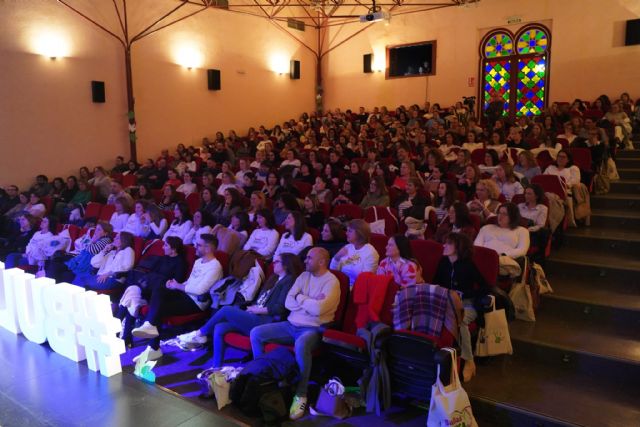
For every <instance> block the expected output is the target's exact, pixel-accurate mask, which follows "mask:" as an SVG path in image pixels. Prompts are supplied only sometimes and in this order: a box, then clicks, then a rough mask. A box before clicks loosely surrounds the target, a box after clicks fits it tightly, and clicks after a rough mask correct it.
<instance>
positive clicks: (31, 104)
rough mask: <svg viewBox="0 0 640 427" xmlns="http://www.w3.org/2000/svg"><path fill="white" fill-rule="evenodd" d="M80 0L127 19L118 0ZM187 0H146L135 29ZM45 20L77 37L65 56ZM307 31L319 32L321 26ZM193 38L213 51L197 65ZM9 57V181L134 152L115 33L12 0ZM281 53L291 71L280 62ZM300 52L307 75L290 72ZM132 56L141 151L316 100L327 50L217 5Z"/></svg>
mask: <svg viewBox="0 0 640 427" xmlns="http://www.w3.org/2000/svg"><path fill="white" fill-rule="evenodd" d="M72 4H74V5H76V6H77V7H82V9H81V11H82V12H86V14H87V15H88V16H90V17H91V18H94V19H96V20H97V21H98V22H100V23H104V24H105V25H106V27H107V28H108V29H110V30H112V31H114V32H118V31H119V29H118V21H117V18H116V15H115V12H114V10H113V9H111V8H110V7H112V3H111V2H110V1H107V0H100V1H99V2H98V1H96V2H92V3H84V4H83V3H81V2H72ZM175 6H176V2H175V1H172V0H154V1H147V2H141V1H138V2H134V3H133V4H132V5H130V9H129V11H130V13H129V27H130V29H131V33H132V34H136V33H137V32H138V31H140V30H142V29H143V28H145V26H146V25H149V24H150V23H151V22H153V20H154V19H156V18H158V17H160V16H161V15H162V14H163V13H165V12H166V11H168V10H170V9H171V8H173V7H175ZM184 10H186V11H194V10H196V8H194V7H192V6H186V7H185V9H184ZM181 13H182V12H181ZM180 16H181V15H176V17H180ZM43 32H45V33H46V34H48V35H51V33H55V34H57V35H60V36H61V37H62V38H63V39H64V40H65V41H66V43H65V44H66V45H68V46H69V52H68V53H67V54H66V55H65V57H62V58H58V59H56V60H51V59H49V58H48V57H44V56H42V55H40V54H39V53H37V49H36V48H35V47H34V40H35V39H36V38H38V36H39V35H40V34H42V33H43ZM297 35H298V36H299V37H301V38H302V39H303V40H307V41H309V40H311V41H312V40H315V30H313V29H310V28H308V29H307V31H306V32H297ZM185 47H186V48H195V49H196V50H198V51H199V52H200V54H201V57H202V59H201V63H200V64H199V65H198V66H197V67H196V68H193V69H191V70H188V69H187V68H185V67H183V66H181V65H178V64H177V62H179V61H178V56H179V53H180V51H181V50H183V49H184V48H185ZM0 57H1V58H2V59H1V60H0V72H1V73H2V74H1V75H2V79H0V99H2V102H1V103H0V171H2V173H0V185H2V186H5V185H7V184H9V183H16V184H18V185H19V186H20V187H21V188H23V187H25V186H28V185H31V184H32V181H33V179H34V176H35V175H36V174H39V173H44V174H46V175H48V176H49V177H50V178H53V177H54V176H67V175H69V174H76V175H77V170H78V167H79V166H82V165H87V166H89V167H94V166H97V165H103V166H105V167H106V168H109V169H110V168H111V167H112V166H113V164H114V159H115V157H116V156H117V155H123V156H124V157H125V158H127V159H128V157H129V136H128V118H127V101H126V83H125V69H124V51H123V48H122V46H121V44H120V43H119V42H118V41H117V40H116V39H115V38H112V37H111V36H109V35H107V34H106V33H104V32H102V31H100V30H98V29H97V28H96V27H94V26H93V25H92V24H90V23H89V22H87V21H85V20H83V19H82V18H80V17H78V16H77V15H75V14H73V13H72V12H71V11H69V10H67V9H66V8H65V7H63V6H62V5H61V4H59V3H57V2H49V1H42V0H21V1H20V2H0ZM275 57H279V58H280V62H281V63H283V65H284V67H285V69H286V72H285V73H284V74H277V73H275V72H274V71H272V66H273V61H274V58H275ZM290 59H296V60H300V61H301V79H300V80H291V79H290V78H289V72H288V70H289V60H290ZM132 64H133V80H134V94H135V101H136V120H137V131H138V134H137V137H138V140H137V145H138V160H143V159H144V158H146V157H153V158H156V157H157V156H158V154H159V152H160V150H161V149H163V148H172V149H173V148H175V146H176V145H177V144H179V143H185V144H200V142H201V141H202V138H203V137H205V136H213V135H214V134H215V132H216V131H218V130H220V131H223V132H225V134H226V133H227V131H228V130H229V129H235V130H236V131H237V132H238V134H239V135H244V134H246V131H247V128H248V127H249V126H256V127H257V126H258V125H260V124H265V126H273V125H274V124H276V123H278V122H282V121H284V120H286V119H290V118H297V117H299V115H300V114H301V113H302V112H303V111H310V110H311V109H313V108H314V105H315V101H314V82H315V57H314V56H313V54H312V53H311V52H310V51H309V50H307V49H304V48H302V47H301V45H300V44H299V43H298V42H297V41H295V40H293V39H292V38H290V37H289V36H287V35H286V34H285V33H283V32H282V31H280V30H279V29H277V28H276V27H275V26H274V25H273V24H271V23H269V22H268V21H267V20H265V19H261V18H257V17H251V16H246V15H238V14H234V13H229V12H225V11H219V10H206V11H204V12H202V13H199V14H198V15H195V16H193V17H191V18H188V19H185V20H184V21H181V22H179V23H178V24H176V25H174V26H171V27H169V28H167V29H165V30H162V31H159V32H156V33H154V34H152V35H150V36H148V37H146V38H143V39H142V40H140V41H139V42H136V43H134V44H133V48H132ZM207 68H215V69H219V70H221V81H222V90H221V91H209V90H207V75H206V69H207ZM91 80H102V81H105V83H106V98H107V99H106V101H107V102H106V103H105V104H94V103H92V102H91V88H90V81H91Z"/></svg>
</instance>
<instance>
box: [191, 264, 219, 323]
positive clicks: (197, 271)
mask: <svg viewBox="0 0 640 427" xmlns="http://www.w3.org/2000/svg"><path fill="white" fill-rule="evenodd" d="M220 279H222V264H220V261H218V260H217V259H215V258H214V259H212V260H210V261H207V262H203V260H202V258H198V259H197V260H196V261H195V262H194V263H193V268H192V269H191V275H190V276H189V278H188V279H187V281H186V282H184V285H185V288H184V291H185V292H186V293H187V294H188V295H189V296H190V297H191V299H192V300H193V302H195V303H196V304H197V305H198V307H200V309H201V310H204V309H205V308H207V306H208V305H209V303H210V301H208V302H202V301H198V295H203V294H206V293H207V292H209V289H211V287H212V286H213V285H214V284H215V283H216V282H217V281H218V280H220Z"/></svg>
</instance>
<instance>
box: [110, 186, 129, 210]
mask: <svg viewBox="0 0 640 427" xmlns="http://www.w3.org/2000/svg"><path fill="white" fill-rule="evenodd" d="M119 197H124V198H125V199H127V202H129V205H131V204H132V203H133V197H131V195H129V193H127V192H126V191H124V189H123V188H122V184H120V183H119V182H118V181H111V192H110V193H109V197H108V198H107V204H108V205H114V204H115V203H116V200H117V199H118V198H119Z"/></svg>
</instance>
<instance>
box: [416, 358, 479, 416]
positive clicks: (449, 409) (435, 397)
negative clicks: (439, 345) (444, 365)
mask: <svg viewBox="0 0 640 427" xmlns="http://www.w3.org/2000/svg"><path fill="white" fill-rule="evenodd" d="M443 350H445V351H448V352H449V353H451V359H452V360H451V376H450V378H451V383H450V384H449V385H448V386H446V387H445V386H444V385H443V384H442V381H440V365H438V375H437V376H436V382H435V384H434V385H433V386H431V403H430V404H429V416H428V417H427V427H478V423H477V422H476V419H475V418H474V417H473V412H472V410H471V402H469V396H468V395H467V392H466V391H465V390H464V389H463V388H462V385H460V378H459V377H458V358H457V356H456V351H455V349H452V348H444V349H443Z"/></svg>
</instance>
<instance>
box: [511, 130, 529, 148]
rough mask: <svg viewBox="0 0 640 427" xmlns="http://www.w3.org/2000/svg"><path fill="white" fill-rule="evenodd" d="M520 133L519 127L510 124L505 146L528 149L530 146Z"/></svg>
mask: <svg viewBox="0 0 640 427" xmlns="http://www.w3.org/2000/svg"><path fill="white" fill-rule="evenodd" d="M522 133H523V131H522V128H521V127H519V126H511V127H510V128H509V135H508V136H507V147H509V148H522V149H523V150H529V149H530V148H531V147H530V146H529V143H528V142H527V141H525V140H524V139H523V135H522Z"/></svg>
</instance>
